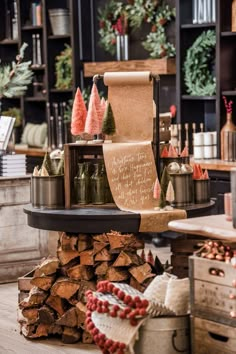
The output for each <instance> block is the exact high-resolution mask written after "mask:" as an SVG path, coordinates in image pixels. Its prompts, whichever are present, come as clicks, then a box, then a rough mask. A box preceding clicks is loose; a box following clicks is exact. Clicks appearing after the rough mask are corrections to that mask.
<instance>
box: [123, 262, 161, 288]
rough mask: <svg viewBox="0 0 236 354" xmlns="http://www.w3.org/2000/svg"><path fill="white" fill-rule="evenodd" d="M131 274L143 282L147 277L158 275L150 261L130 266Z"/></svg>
mask: <svg viewBox="0 0 236 354" xmlns="http://www.w3.org/2000/svg"><path fill="white" fill-rule="evenodd" d="M129 272H130V274H131V275H132V276H133V277H134V278H135V279H136V280H137V282H139V284H142V283H143V282H144V281H145V280H146V279H148V278H153V277H155V276H156V275H155V274H153V273H152V268H151V267H150V265H149V264H148V263H144V264H142V265H141V266H137V267H131V268H129Z"/></svg>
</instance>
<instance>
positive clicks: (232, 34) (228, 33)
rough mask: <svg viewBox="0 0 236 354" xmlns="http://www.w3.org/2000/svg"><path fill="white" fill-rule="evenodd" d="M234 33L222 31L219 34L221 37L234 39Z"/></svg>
mask: <svg viewBox="0 0 236 354" xmlns="http://www.w3.org/2000/svg"><path fill="white" fill-rule="evenodd" d="M235 36H236V32H231V31H224V32H221V37H235Z"/></svg>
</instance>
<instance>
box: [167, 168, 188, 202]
mask: <svg viewBox="0 0 236 354" xmlns="http://www.w3.org/2000/svg"><path fill="white" fill-rule="evenodd" d="M192 175H193V173H192V172H189V173H171V174H170V178H171V182H172V184H173V188H174V192H175V199H174V202H173V203H172V204H173V206H177V207H178V206H179V207H182V206H183V207H184V206H186V205H190V204H192V203H193V178H192Z"/></svg>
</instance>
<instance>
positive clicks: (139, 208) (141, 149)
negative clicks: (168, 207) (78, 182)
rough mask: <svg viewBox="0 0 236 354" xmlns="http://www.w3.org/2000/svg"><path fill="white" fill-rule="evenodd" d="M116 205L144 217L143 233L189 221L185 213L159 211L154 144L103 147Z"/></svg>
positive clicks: (159, 230) (141, 226) (126, 144)
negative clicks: (171, 222)
mask: <svg viewBox="0 0 236 354" xmlns="http://www.w3.org/2000/svg"><path fill="white" fill-rule="evenodd" d="M103 153H104V160H105V165H106V171H107V176H108V181H109V185H110V189H111V192H112V195H113V198H114V201H115V203H116V205H117V206H118V208H120V209H121V210H127V211H133V212H136V213H138V214H140V215H141V222H140V227H139V231H140V232H162V231H166V230H167V229H168V222H169V221H171V220H175V219H184V218H186V212H185V211H184V210H173V211H168V212H167V211H156V210H155V209H154V208H155V207H156V206H157V201H156V200H155V199H154V198H153V187H154V183H155V180H156V177H157V174H156V166H155V162H154V156H153V152H152V146H151V142H150V141H149V142H139V143H114V144H104V145H103Z"/></svg>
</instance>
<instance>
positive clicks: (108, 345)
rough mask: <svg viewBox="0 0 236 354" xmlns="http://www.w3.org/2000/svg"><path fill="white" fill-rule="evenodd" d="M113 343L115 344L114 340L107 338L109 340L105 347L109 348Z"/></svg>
mask: <svg viewBox="0 0 236 354" xmlns="http://www.w3.org/2000/svg"><path fill="white" fill-rule="evenodd" d="M112 344H113V340H111V339H107V340H106V341H105V344H104V346H105V348H109V347H110V346H111V345H112Z"/></svg>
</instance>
